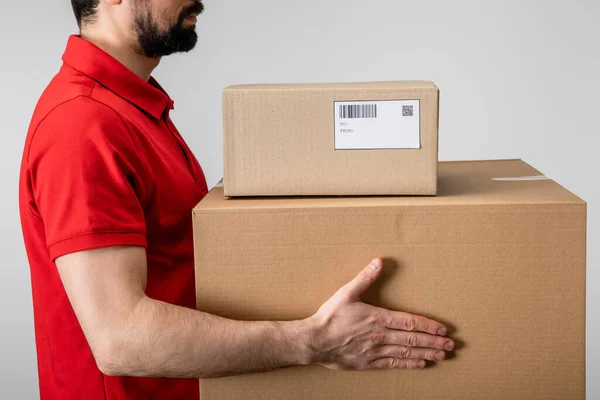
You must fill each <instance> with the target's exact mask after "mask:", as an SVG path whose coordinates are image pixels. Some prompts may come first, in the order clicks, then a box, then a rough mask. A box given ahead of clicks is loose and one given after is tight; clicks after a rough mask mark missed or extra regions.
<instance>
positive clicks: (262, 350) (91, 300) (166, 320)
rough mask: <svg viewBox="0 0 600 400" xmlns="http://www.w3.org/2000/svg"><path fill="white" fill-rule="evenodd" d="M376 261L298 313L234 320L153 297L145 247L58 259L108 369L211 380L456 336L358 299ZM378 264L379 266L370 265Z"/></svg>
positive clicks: (442, 345) (410, 361)
mask: <svg viewBox="0 0 600 400" xmlns="http://www.w3.org/2000/svg"><path fill="white" fill-rule="evenodd" d="M380 263H381V261H380V260H375V261H374V262H373V265H375V266H376V267H375V268H373V267H371V266H367V267H366V268H365V269H364V270H363V271H362V272H361V274H360V275H359V276H357V278H355V279H354V280H353V281H352V282H350V283H349V284H347V285H346V286H344V287H343V288H342V289H340V290H339V291H338V293H336V294H335V295H334V296H333V297H332V298H331V299H330V300H329V301H328V302H327V303H325V304H324V305H323V306H322V307H321V308H320V309H319V311H318V312H317V313H316V314H315V315H314V316H312V317H310V318H307V319H305V320H301V321H287V322H275V321H264V322H246V321H233V320H229V319H225V318H221V317H218V316H215V315H210V314H207V313H203V312H200V311H196V310H190V309H187V308H183V307H178V306H175V305H171V304H167V303H164V302H160V301H156V300H153V299H150V298H149V297H147V296H146V294H145V288H146V252H145V249H144V248H142V247H134V246H128V247H107V248H102V249H94V250H86V251H82V252H78V253H72V254H69V255H66V256H62V257H59V258H57V260H56V264H57V266H58V270H59V273H60V276H61V279H62V282H63V285H64V287H65V289H66V292H67V295H68V297H69V300H70V302H71V304H72V306H73V309H74V310H75V313H76V315H77V318H78V320H79V323H80V324H81V326H82V329H83V332H84V334H85V336H86V338H87V340H88V343H89V344H90V347H91V349H92V352H93V354H94V357H95V359H96V362H97V364H98V367H99V368H100V370H101V371H102V372H103V373H105V374H107V375H119V376H140V377H173V378H210V377H219V376H227V375H236V374H240V373H245V372H259V371H266V370H271V369H275V368H279V367H286V366H291V365H308V364H320V365H324V366H327V367H328V368H332V369H373V368H419V367H422V366H424V363H423V362H422V360H439V359H440V358H442V359H443V355H444V354H445V353H444V351H440V350H444V349H445V350H451V347H453V342H452V341H451V340H450V339H447V338H445V337H442V336H440V334H441V335H445V328H444V327H443V326H442V325H441V324H439V323H437V322H435V321H431V320H428V319H425V318H423V317H418V316H413V315H410V314H405V313H399V312H393V311H388V310H384V309H380V308H377V307H373V306H370V305H367V304H364V303H362V302H361V301H360V299H359V296H360V294H362V293H363V292H364V291H365V290H366V289H367V288H368V287H369V286H370V285H371V284H372V283H373V282H374V281H375V280H376V279H377V278H378V277H379V276H380V274H381V267H380ZM377 267H379V268H377Z"/></svg>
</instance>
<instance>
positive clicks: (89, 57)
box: [62, 35, 174, 119]
mask: <svg viewBox="0 0 600 400" xmlns="http://www.w3.org/2000/svg"><path fill="white" fill-rule="evenodd" d="M62 60H63V61H64V62H65V64H68V65H69V66H71V67H72V68H74V69H76V70H78V71H79V72H81V73H83V74H85V75H87V76H89V77H91V78H92V79H94V80H95V81H96V82H98V83H100V84H101V85H102V86H104V87H106V88H107V89H108V90H110V91H112V92H113V93H115V94H117V95H118V96H120V97H122V98H124V99H125V100H127V101H128V102H130V103H132V104H133V105H135V106H136V107H138V108H140V109H142V110H144V111H146V112H147V113H148V114H150V115H151V116H153V117H154V118H156V119H160V118H161V117H162V115H163V113H164V112H165V110H167V109H173V108H174V107H173V105H174V103H173V100H171V98H170V97H169V95H168V94H167V92H165V90H164V89H163V88H162V87H161V86H160V85H159V84H158V82H156V80H155V79H154V78H152V77H150V80H149V81H148V82H146V81H145V80H143V79H142V78H140V77H139V76H138V75H136V74H135V73H134V72H133V71H131V70H130V69H129V68H127V67H125V66H124V65H123V64H121V63H120V62H119V61H117V60H116V59H115V58H114V57H112V56H111V55H110V54H108V53H106V52H105V51H104V50H102V49H100V48H99V47H97V46H96V45H95V44H93V43H91V42H89V41H87V40H85V39H83V38H81V37H80V36H78V35H72V36H70V37H69V41H68V43H67V48H66V50H65V52H64V54H63V56H62Z"/></svg>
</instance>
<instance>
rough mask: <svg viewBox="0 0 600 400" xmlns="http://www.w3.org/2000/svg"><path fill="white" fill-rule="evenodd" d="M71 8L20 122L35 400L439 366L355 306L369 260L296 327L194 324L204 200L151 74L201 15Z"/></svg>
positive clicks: (415, 322)
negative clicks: (282, 373)
mask: <svg viewBox="0 0 600 400" xmlns="http://www.w3.org/2000/svg"><path fill="white" fill-rule="evenodd" d="M72 5H73V9H74V11H75V16H76V17H77V21H78V23H79V26H80V28H81V34H80V35H78V36H72V37H70V38H69V42H68V45H67V48H66V51H65V53H64V55H63V61H64V64H63V66H62V68H61V70H60V72H59V73H58V74H57V75H56V76H55V78H54V79H53V80H52V82H51V83H50V84H49V86H48V88H47V89H46V91H45V92H44V94H43V95H42V97H41V99H40V101H39V103H38V105H37V107H36V110H35V112H34V115H33V118H32V122H31V126H30V130H29V132H28V135H27V139H26V143H25V149H24V154H23V160H22V168H21V175H20V186H19V196H20V212H21V220H22V227H23V235H24V240H25V244H26V248H27V253H28V257H29V262H30V267H31V277H32V289H33V300H34V315H35V331H36V346H37V353H38V367H39V380H40V391H41V397H42V398H43V399H80V398H85V399H90V400H93V399H178V398H183V399H197V398H198V397H199V385H198V381H197V379H193V378H209V377H218V376H226V375H232V374H240V373H245V372H253V371H266V370H270V369H274V368H279V367H285V366H291V365H308V364H318V365H322V366H325V367H327V368H331V369H340V370H342V369H343V370H351V369H355V370H363V369H376V368H406V369H410V368H423V367H424V366H425V362H424V360H431V361H436V360H437V361H440V360H443V359H444V357H445V352H446V351H451V350H452V349H453V346H454V342H453V341H452V340H450V339H449V338H446V337H445V335H446V334H447V332H446V328H445V327H444V326H443V325H442V324H440V323H438V322H435V321H432V320H429V319H426V318H423V317H419V316H415V315H410V314H405V313H401V312H395V311H389V310H385V309H381V308H377V307H373V306H370V305H367V304H364V303H362V302H361V301H360V295H361V294H362V293H363V292H364V291H365V290H367V289H368V288H369V287H370V285H371V284H372V283H373V282H374V281H375V280H376V279H377V278H378V277H379V276H380V275H381V271H382V262H381V260H380V259H375V260H373V261H372V262H371V263H370V264H369V265H368V266H366V267H365V268H364V269H363V270H362V272H360V274H359V275H358V276H357V277H356V278H355V279H354V280H353V281H351V282H350V283H348V284H347V285H345V286H344V287H342V288H341V289H340V290H339V291H338V292H337V293H336V294H335V295H334V296H333V297H331V299H330V300H328V301H327V302H326V303H325V304H324V305H323V306H322V307H321V308H320V309H319V310H318V311H317V312H316V313H315V314H314V315H312V316H310V317H309V316H307V318H306V319H304V320H299V321H280V322H275V321H264V322H242V321H233V320H228V319H224V318H221V317H218V316H214V315H209V314H206V313H203V312H202V311H201V310H200V311H196V310H195V309H194V308H195V296H194V267H193V251H192V250H193V248H192V246H193V244H192V224H191V214H190V210H191V209H192V208H193V207H194V206H195V205H196V204H197V203H198V202H199V201H200V200H201V199H202V198H203V196H204V195H205V194H206V193H207V186H206V181H205V178H204V174H203V172H202V169H201V167H200V165H199V164H198V161H197V160H196V158H195V157H194V155H193V154H192V152H191V151H190V149H189V148H188V146H187V145H186V143H185V141H184V140H183V138H182V137H181V135H180V134H179V133H178V131H177V129H176V128H175V126H174V125H173V123H172V121H171V119H170V117H169V113H170V110H171V109H172V108H173V102H172V101H171V99H170V98H169V96H168V95H167V94H166V92H165V91H164V90H163V89H162V88H161V87H160V86H159V84H158V83H157V82H156V81H155V80H154V79H153V78H152V77H151V73H152V71H153V70H154V68H155V67H156V66H157V65H158V63H159V61H160V59H161V57H162V56H165V55H169V54H172V53H174V52H183V51H189V50H191V49H192V48H193V47H194V45H195V43H196V40H197V36H196V33H195V24H196V17H197V16H198V15H199V14H200V13H201V12H202V10H203V5H202V3H200V2H198V1H192V0H72ZM324 267H326V266H324Z"/></svg>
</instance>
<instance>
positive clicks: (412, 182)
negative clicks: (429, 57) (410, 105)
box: [223, 81, 439, 196]
mask: <svg viewBox="0 0 600 400" xmlns="http://www.w3.org/2000/svg"><path fill="white" fill-rule="evenodd" d="M353 100H356V101H358V100H362V101H369V103H373V102H375V101H390V100H396V101H398V100H405V101H406V100H414V101H417V102H418V107H420V120H419V117H418V115H417V114H416V112H417V110H416V109H415V110H414V111H415V114H414V118H417V121H418V122H419V128H420V143H419V146H420V148H409V149H407V148H383V147H381V146H382V144H384V143H388V141H387V140H385V141H384V142H382V143H379V142H377V143H378V144H375V143H372V142H371V141H370V139H368V138H369V137H375V136H376V135H375V130H373V129H370V128H368V129H366V130H363V132H362V136H361V137H366V138H367V139H368V143H367V144H369V145H373V146H375V148H370V147H369V148H368V149H366V150H362V149H350V150H349V149H345V148H344V149H341V148H339V147H340V144H339V141H337V139H336V136H335V135H336V134H335V132H336V130H339V129H341V128H340V127H339V126H336V125H335V124H334V122H335V118H334V116H335V112H336V110H338V109H339V105H340V104H339V103H336V102H340V101H353ZM393 103H397V102H393ZM438 103H439V90H438V88H437V87H436V86H435V85H434V84H433V83H432V82H428V81H405V82H369V83H332V84H288V85H238V86H231V87H228V88H225V89H224V91H223V134H224V137H223V144H224V146H223V148H224V192H225V194H226V195H227V196H288V195H434V194H435V193H436V182H437V181H436V178H437V161H438ZM394 110H400V111H399V112H396V111H394V112H393V114H394V115H395V117H394V118H395V119H394V121H396V122H397V123H396V122H395V123H394V124H391V125H389V127H388V128H386V129H385V132H384V133H385V135H386V136H385V137H386V138H390V137H391V138H398V137H402V135H406V132H405V131H406V130H405V129H404V128H402V127H401V125H398V124H400V123H401V122H402V121H405V119H403V118H407V117H406V116H405V117H403V115H402V113H403V111H402V109H394ZM385 116H386V114H384V113H383V111H381V112H380V113H379V114H378V115H377V118H379V120H378V121H381V119H382V118H384V117H385ZM387 116H388V117H390V115H389V114H387ZM359 120H361V119H359ZM374 120H375V119H370V120H366V121H369V122H372V121H374ZM345 121H353V123H354V121H357V119H352V120H348V119H346V120H345ZM361 121H365V120H364V119H363V120H361ZM340 123H341V122H340ZM352 131H353V133H347V134H344V136H343V137H348V135H350V136H353V137H356V136H357V135H359V133H358V132H354V130H352ZM390 135H391V136H390ZM418 137H419V134H418V132H417V140H418ZM336 146H337V147H338V148H336Z"/></svg>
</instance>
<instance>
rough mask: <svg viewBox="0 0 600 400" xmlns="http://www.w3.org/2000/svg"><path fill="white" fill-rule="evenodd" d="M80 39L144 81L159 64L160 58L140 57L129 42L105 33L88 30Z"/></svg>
mask: <svg viewBox="0 0 600 400" xmlns="http://www.w3.org/2000/svg"><path fill="white" fill-rule="evenodd" d="M81 37H82V38H83V39H85V40H87V41H89V42H91V43H93V44H95V45H96V46H98V47H99V48H101V49H102V50H104V51H105V52H106V53H108V54H110V55H111V56H112V57H114V58H115V59H116V60H117V61H119V62H120V63H121V64H123V65H124V66H126V67H127V68H129V69H130V70H131V71H133V72H134V73H135V74H136V75H137V76H139V77H140V78H142V79H143V80H145V81H148V79H150V75H152V71H154V69H155V68H156V67H157V66H158V63H159V62H160V58H149V57H146V56H144V55H141V54H140V53H139V51H138V50H137V49H136V48H135V46H134V45H133V44H132V43H130V42H129V41H124V40H123V39H122V38H117V37H115V36H111V35H107V34H106V33H105V32H104V33H102V34H100V32H98V31H97V30H95V29H88V30H85V31H82V32H81Z"/></svg>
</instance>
